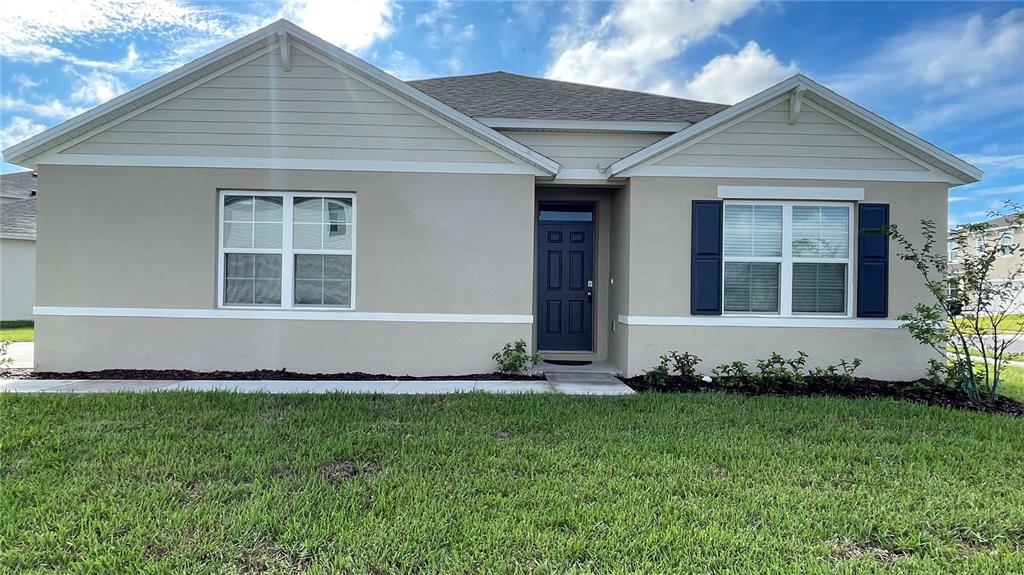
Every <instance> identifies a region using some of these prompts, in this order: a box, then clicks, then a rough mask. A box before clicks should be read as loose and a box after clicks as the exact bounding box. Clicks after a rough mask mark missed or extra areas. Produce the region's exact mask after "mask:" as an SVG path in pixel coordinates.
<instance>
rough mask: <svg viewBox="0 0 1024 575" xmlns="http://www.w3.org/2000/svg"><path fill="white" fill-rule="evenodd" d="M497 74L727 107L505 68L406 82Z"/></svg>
mask: <svg viewBox="0 0 1024 575" xmlns="http://www.w3.org/2000/svg"><path fill="white" fill-rule="evenodd" d="M498 74H502V75H505V76H515V77H517V78H526V79H528V80H539V81H542V82H557V83H559V84H568V85H570V86H580V87H583V88H598V89H600V90H610V91H613V92H623V93H626V94H639V95H641V96H647V97H652V98H666V99H669V100H676V101H681V102H691V103H694V104H706V105H710V106H723V107H726V108H728V107H729V104H722V103H719V102H708V101H705V100H693V99H690V98H680V97H678V96H666V95H664V94H655V93H653V92H643V91H641V90H627V89H625V88H613V87H610V86H599V85H597V84H585V83H583V82H570V81H567V80H556V79H553V78H542V77H540V76H530V75H527V74H519V73H517V72H506V71H505V70H493V71H491V72H480V73H478V74H460V75H453V76H437V77H435V78H420V79H419V80H410V81H409V82H408V83H409V84H415V83H416V82H429V81H431V80H453V79H456V78H479V77H482V76H495V75H498Z"/></svg>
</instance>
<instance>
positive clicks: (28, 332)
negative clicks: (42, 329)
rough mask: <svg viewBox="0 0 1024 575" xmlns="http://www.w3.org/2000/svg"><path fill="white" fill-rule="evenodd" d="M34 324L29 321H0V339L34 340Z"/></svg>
mask: <svg viewBox="0 0 1024 575" xmlns="http://www.w3.org/2000/svg"><path fill="white" fill-rule="evenodd" d="M34 325H35V324H34V323H33V322H31V321H0V341H5V340H6V341H34V340H35V327H34Z"/></svg>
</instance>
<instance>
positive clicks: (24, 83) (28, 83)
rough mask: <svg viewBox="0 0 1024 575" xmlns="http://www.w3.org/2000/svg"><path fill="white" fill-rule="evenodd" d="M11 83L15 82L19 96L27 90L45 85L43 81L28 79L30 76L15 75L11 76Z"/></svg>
mask: <svg viewBox="0 0 1024 575" xmlns="http://www.w3.org/2000/svg"><path fill="white" fill-rule="evenodd" d="M11 82H14V85H15V86H17V87H18V93H19V94H22V93H24V92H25V91H26V90H31V89H33V88H38V87H39V86H42V85H43V81H42V80H33V79H32V78H30V77H28V75H26V74H14V75H12V76H11Z"/></svg>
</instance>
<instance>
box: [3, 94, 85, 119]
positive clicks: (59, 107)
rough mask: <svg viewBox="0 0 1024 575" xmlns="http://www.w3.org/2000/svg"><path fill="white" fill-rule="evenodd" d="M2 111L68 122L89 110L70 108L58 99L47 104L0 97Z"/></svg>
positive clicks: (52, 99) (5, 96) (53, 99)
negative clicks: (69, 119) (67, 120)
mask: <svg viewBox="0 0 1024 575" xmlns="http://www.w3.org/2000/svg"><path fill="white" fill-rule="evenodd" d="M0 109H3V111H4V112H5V113H10V112H24V113H27V114H31V115H33V116H37V117H40V118H53V119H55V120H66V119H68V118H70V117H72V116H77V115H78V114H81V113H82V112H84V111H86V109H87V108H84V107H76V106H68V105H67V104H65V103H64V102H61V101H60V100H58V99H56V98H51V99H50V100H49V101H46V102H29V101H28V100H24V99H22V98H14V97H12V96H7V95H4V96H0Z"/></svg>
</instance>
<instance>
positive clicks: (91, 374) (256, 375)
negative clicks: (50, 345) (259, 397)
mask: <svg viewBox="0 0 1024 575" xmlns="http://www.w3.org/2000/svg"><path fill="white" fill-rule="evenodd" d="M0 378H10V379H143V380H166V379H180V380H192V379H215V380H231V381H247V380H296V381H316V380H324V381H394V380H399V381H440V380H454V381H498V380H500V381H510V380H512V381H535V380H542V379H544V376H542V375H519V374H510V373H474V374H469V375H428V376H415V375H388V374H385V373H363V372H360V371H353V372H346V373H296V372H293V371H287V370H284V369H279V370H278V369H257V370H253V371H192V370H190V369H102V370H99V371H67V372H64V371H62V372H57V371H36V372H33V371H32V370H31V369H6V370H0Z"/></svg>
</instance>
